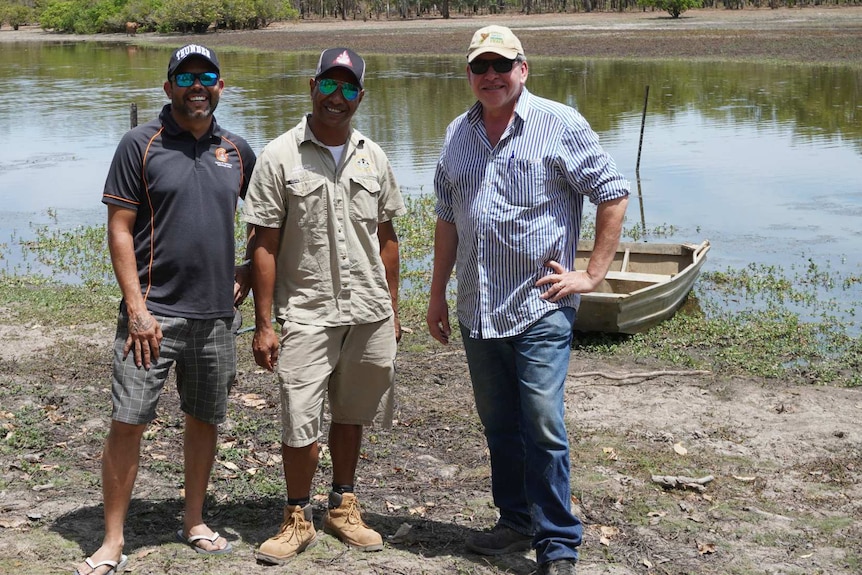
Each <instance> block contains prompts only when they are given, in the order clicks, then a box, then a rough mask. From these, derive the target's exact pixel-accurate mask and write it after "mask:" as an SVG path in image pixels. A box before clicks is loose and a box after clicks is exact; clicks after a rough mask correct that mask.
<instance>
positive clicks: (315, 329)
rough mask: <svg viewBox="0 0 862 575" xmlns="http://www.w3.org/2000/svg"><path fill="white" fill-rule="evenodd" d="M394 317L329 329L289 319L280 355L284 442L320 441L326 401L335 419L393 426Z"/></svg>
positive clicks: (283, 332)
mask: <svg viewBox="0 0 862 575" xmlns="http://www.w3.org/2000/svg"><path fill="white" fill-rule="evenodd" d="M396 351H397V344H396V341H395V321H394V318H392V317H390V318H389V319H386V320H383V321H379V322H376V323H369V324H360V325H347V326H339V327H323V326H314V325H305V324H299V323H294V322H290V321H288V322H285V323H284V325H283V326H282V335H281V349H280V350H279V356H278V369H277V373H278V381H279V384H280V386H281V425H282V442H284V444H285V445H287V446H289V447H305V446H306V445H310V444H312V443H314V442H315V441H317V440H318V438H319V437H320V434H321V428H322V425H323V411H324V403H325V400H326V399H328V400H329V411H330V413H331V415H332V422H333V423H342V424H346V425H372V424H373V423H374V422H375V417H377V416H378V414H379V419H378V423H379V424H380V425H382V426H384V427H390V426H391V425H392V412H393V408H394V406H393V402H394V385H395V353H396Z"/></svg>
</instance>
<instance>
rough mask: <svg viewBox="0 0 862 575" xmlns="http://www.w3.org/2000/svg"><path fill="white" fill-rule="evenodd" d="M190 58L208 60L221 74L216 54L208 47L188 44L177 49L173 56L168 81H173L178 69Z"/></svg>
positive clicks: (169, 64) (169, 66)
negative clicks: (172, 77)
mask: <svg viewBox="0 0 862 575" xmlns="http://www.w3.org/2000/svg"><path fill="white" fill-rule="evenodd" d="M189 58H200V59H201V60H206V61H207V62H209V63H210V64H211V65H212V66H214V67H215V69H216V72H219V73H221V71H220V70H219V65H218V57H216V54H215V52H213V51H212V50H210V49H209V48H207V47H206V46H201V45H199V44H186V45H185V46H183V47H182V48H177V49H176V50H175V51H174V53H173V55H171V61H170V62H169V63H168V80H170V79H171V76H173V75H174V73H175V72H176V71H177V68H179V67H180V64H182V63H183V62H185V61H186V60H188V59H189Z"/></svg>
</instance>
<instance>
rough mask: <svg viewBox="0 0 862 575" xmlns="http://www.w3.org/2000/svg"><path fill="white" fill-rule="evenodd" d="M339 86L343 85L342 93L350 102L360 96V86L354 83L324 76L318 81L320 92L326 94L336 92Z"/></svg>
mask: <svg viewBox="0 0 862 575" xmlns="http://www.w3.org/2000/svg"><path fill="white" fill-rule="evenodd" d="M339 86H341V94H342V95H343V96H344V99H345V100H347V101H348V102H352V101H353V100H355V99H356V98H358V97H359V91H360V89H359V86H356V85H354V84H350V83H348V82H339V81H338V80H333V79H331V78H324V79H323V80H318V81H317V89H318V90H320V93H321V94H323V95H324V96H329V95H330V94H332V93H333V92H335V91H336V90H337V89H338V87H339Z"/></svg>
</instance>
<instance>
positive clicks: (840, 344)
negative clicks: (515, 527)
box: [0, 194, 862, 386]
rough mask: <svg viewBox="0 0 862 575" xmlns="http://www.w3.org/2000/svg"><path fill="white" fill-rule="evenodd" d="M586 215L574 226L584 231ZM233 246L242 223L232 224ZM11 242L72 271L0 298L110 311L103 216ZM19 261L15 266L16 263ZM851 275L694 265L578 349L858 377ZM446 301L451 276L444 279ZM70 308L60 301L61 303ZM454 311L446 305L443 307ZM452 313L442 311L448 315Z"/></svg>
mask: <svg viewBox="0 0 862 575" xmlns="http://www.w3.org/2000/svg"><path fill="white" fill-rule="evenodd" d="M405 201H406V205H407V208H408V214H407V215H406V216H404V217H402V218H399V219H398V220H396V229H397V231H398V235H399V240H400V249H401V280H402V281H401V290H400V291H401V293H400V295H401V297H400V301H401V308H400V314H401V321H402V324H403V325H405V326H408V325H409V326H412V328H413V329H414V331H417V330H421V331H422V332H424V331H425V311H426V306H427V302H428V290H429V288H430V284H431V268H432V261H433V242H434V226H435V223H436V215H435V214H434V197H433V195H430V194H422V195H418V196H408V197H407V198H405ZM593 231H594V230H593V227H592V224H591V223H587V224H586V225H585V227H584V237H590V236H591V235H592V234H593ZM674 233H675V227H674V226H672V225H667V224H663V225H661V226H657V227H654V228H651V229H647V230H645V229H643V227H642V226H640V225H635V226H632V227H629V226H626V227H625V229H624V239H626V240H634V241H637V240H639V239H643V238H644V237H647V236H649V237H664V236H667V235H673V234H674ZM236 236H237V246H238V250H237V253H238V254H242V253H243V249H244V245H245V227H244V226H243V225H237V230H236ZM22 249H23V250H24V251H25V252H26V253H28V254H30V256H31V257H33V258H34V259H35V260H36V261H37V262H38V263H39V264H40V265H44V266H47V267H49V268H51V269H52V270H53V271H54V273H55V277H56V276H57V275H59V276H64V277H68V278H74V280H70V281H65V282H57V281H53V280H52V279H50V278H46V277H45V276H40V275H38V274H30V273H26V272H24V273H9V272H2V273H0V287H2V295H0V305H3V306H4V307H7V309H12V307H11V306H10V304H12V303H14V304H15V306H14V310H15V311H14V314H15V315H16V316H17V317H18V318H19V320H22V319H24V318H25V317H38V318H45V319H50V318H51V317H52V316H55V317H56V316H67V317H73V318H75V320H74V321H75V322H80V321H83V320H82V319H81V318H82V317H84V318H91V320H93V321H95V320H97V319H98V320H99V321H113V315H114V314H115V312H116V302H117V300H118V298H119V290H118V288H116V282H115V280H114V277H113V272H112V270H111V265H110V257H109V255H108V250H107V246H106V242H105V227H104V226H93V227H79V228H75V229H73V230H69V231H59V230H56V229H49V228H47V227H44V228H40V229H38V230H37V233H36V239H34V240H32V241H28V242H25V243H24V244H22ZM19 272H20V270H19ZM860 284H862V278H860V276H858V275H852V274H847V273H843V272H840V271H838V270H835V269H833V268H832V267H831V265H830V264H829V262H820V263H818V262H816V261H815V260H814V259H813V258H806V259H803V263H801V264H792V265H791V266H789V268H786V269H785V268H783V267H781V266H775V265H762V264H754V263H752V264H748V265H747V266H745V267H743V268H741V269H733V268H728V269H726V270H723V271H712V272H704V273H702V274H701V276H700V278H699V279H698V283H697V284H696V287H695V290H694V291H693V292H692V294H691V295H690V296H689V301H688V302H687V304H686V306H684V307H683V309H682V310H680V312H678V313H677V314H676V315H675V316H674V317H673V318H671V319H670V320H668V321H666V322H664V323H662V324H659V325H658V326H656V327H655V328H653V329H652V330H650V331H649V332H647V333H643V334H638V335H635V336H608V335H599V334H595V335H584V334H579V335H578V336H577V337H576V341H575V347H576V348H577V349H579V350H581V351H583V352H588V353H596V354H601V355H607V356H613V355H616V354H619V355H621V356H625V355H627V356H635V357H644V358H654V359H657V360H659V361H661V362H666V363H668V364H671V365H675V366H681V367H690V368H699V369H710V370H712V371H714V372H722V373H739V374H749V375H754V376H761V377H768V378H783V379H787V380H793V381H799V382H809V383H816V384H831V385H846V386H859V385H862V375H860V368H862V344H860V340H859V337H858V331H859V328H858V326H857V325H856V323H855V321H854V320H855V317H856V315H857V313H858V309H857V308H858V302H859V301H860V298H859V297H858V291H859V289H860ZM449 287H450V293H449V295H450V298H451V299H452V300H453V304H452V307H451V308H450V309H452V310H453V311H454V295H455V282H454V281H452V282H450V285H449ZM70 312H71V313H70ZM453 316H454V313H453ZM455 319H456V318H454V317H453V318H452V320H453V322H454V321H455Z"/></svg>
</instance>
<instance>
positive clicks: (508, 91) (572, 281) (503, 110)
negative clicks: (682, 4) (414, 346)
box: [427, 26, 629, 574]
mask: <svg viewBox="0 0 862 575" xmlns="http://www.w3.org/2000/svg"><path fill="white" fill-rule="evenodd" d="M527 73H528V65H527V60H526V56H525V55H524V50H523V48H522V46H521V43H520V41H519V40H518V38H517V37H516V36H515V35H514V34H513V33H512V31H511V30H509V29H508V28H505V27H502V26H487V27H485V28H482V29H480V30H478V31H477V32H476V33H475V34H474V36H473V39H472V41H471V43H470V47H469V49H468V51H467V79H468V81H469V83H470V87H471V89H472V90H473V94H474V95H475V96H476V99H477V100H478V101H477V102H476V104H474V105H473V106H472V107H471V108H470V109H469V110H468V111H467V112H466V113H464V114H462V115H461V116H459V117H458V118H456V119H455V120H454V121H453V122H452V123H451V124H450V125H449V127H448V129H447V132H446V139H445V141H444V144H443V150H442V152H441V155H440V160H439V163H438V164H437V171H436V174H435V177H434V189H435V192H436V194H437V207H436V212H437V224H436V230H435V242H434V271H433V278H432V283H431V295H430V301H429V305H428V315H427V322H428V328H429V330H430V332H431V335H432V336H433V337H434V338H435V339H437V340H438V341H440V342H441V343H443V344H446V343H448V341H449V336H450V334H451V328H450V324H449V309H448V304H447V300H446V290H447V284H448V281H449V278H450V276H451V273H452V270H453V268H454V267H456V262H457V282H458V284H457V285H458V298H457V313H458V323H459V325H460V329H461V334H462V336H463V339H464V348H465V350H466V353H467V361H468V364H469V368H470V375H471V379H472V382H473V393H474V396H475V399H476V408H477V410H478V413H479V417H480V419H481V421H482V424H483V426H484V430H485V436H486V439H487V441H488V448H489V450H490V454H491V485H492V493H493V497H494V504H495V505H496V506H497V507H498V508H499V511H500V519H499V521H498V522H497V524H496V525H495V526H494V527H493V528H492V529H491V530H489V531H486V532H482V533H476V534H474V535H473V536H472V537H471V538H470V539H469V540H468V541H467V547H468V548H469V549H470V550H471V551H474V552H476V553H480V554H483V555H499V554H503V553H509V552H513V551H524V550H526V549H529V548H530V547H531V546H532V547H533V548H535V550H536V560H537V563H538V564H539V570H538V573H539V574H557V573H560V574H573V573H575V563H576V561H577V558H578V554H577V546H578V545H579V544H580V543H581V536H582V532H583V527H582V525H581V522H580V521H579V520H578V518H577V517H575V516H574V515H573V514H572V513H571V510H570V501H571V490H570V485H569V445H568V436H567V433H566V426H565V419H564V402H563V398H564V384H565V378H566V373H567V370H568V364H569V355H570V351H571V339H572V325H573V322H574V319H575V315H576V313H577V308H578V304H579V301H580V296H579V294H581V293H586V292H590V291H593V290H594V289H595V288H596V287H597V286H598V284H599V283H600V282H601V281H602V279H604V276H605V274H606V273H607V270H608V267H609V266H610V263H611V261H612V260H613V256H614V253H615V251H616V247H617V244H618V242H619V237H620V232H621V229H622V222H623V217H624V215H625V209H626V204H627V202H628V195H629V183H628V182H627V181H626V180H625V178H623V177H622V176H621V175H620V174H619V172H618V171H617V169H616V166H615V164H614V162H613V160H612V159H611V158H610V156H608V154H607V153H606V152H605V151H604V150H603V149H602V147H601V146H600V145H599V142H598V137H597V135H596V133H595V132H594V131H593V130H592V129H591V128H590V126H589V124H588V123H587V121H586V120H585V119H584V118H583V117H582V116H581V115H580V114H579V113H578V112H577V111H575V110H574V109H572V108H571V107H569V106H565V105H562V104H559V103H556V102H552V101H550V100H546V99H544V98H540V97H538V96H535V95H533V94H531V93H530V92H529V91H528V90H527V88H526V87H525V83H526V80H527ZM585 196H586V197H588V198H589V199H590V201H591V202H593V203H594V204H596V205H597V213H596V243H595V249H594V250H593V255H592V257H591V259H590V262H589V265H588V266H587V269H585V270H575V269H574V263H575V250H576V247H577V243H578V236H579V233H580V225H581V213H582V209H583V199H584V197H585Z"/></svg>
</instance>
